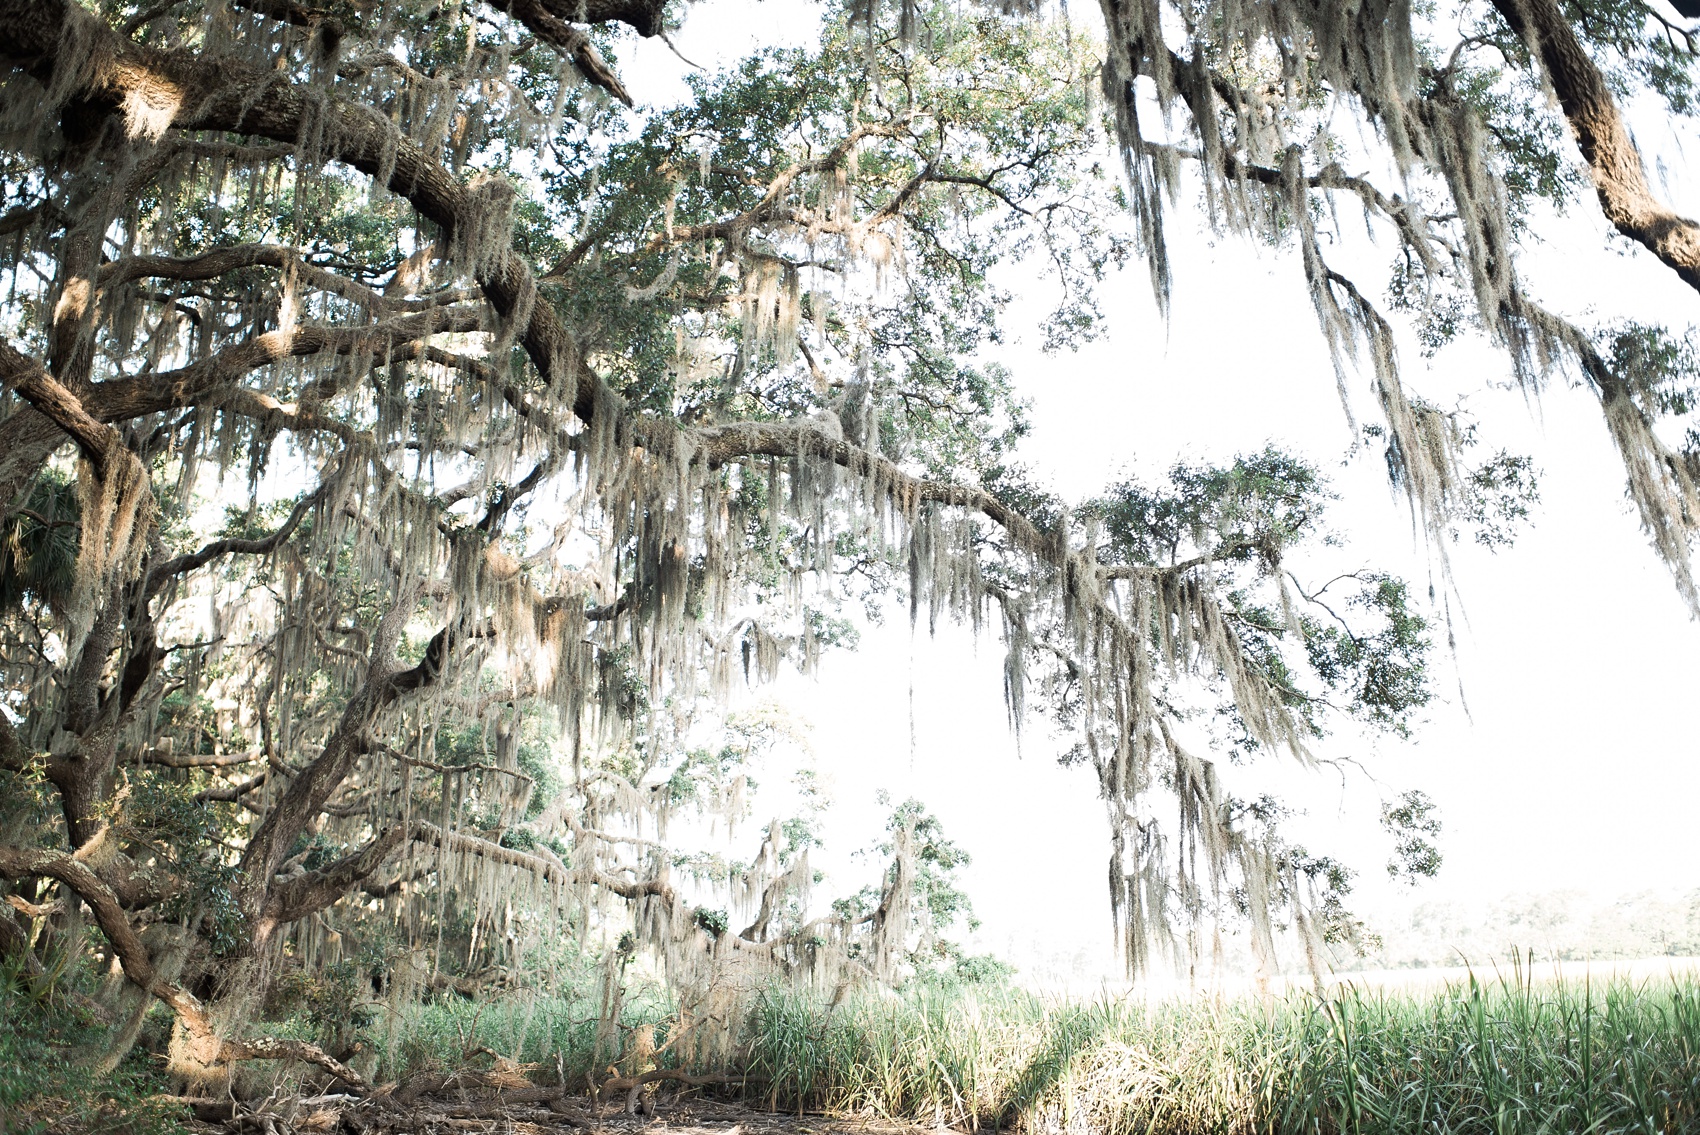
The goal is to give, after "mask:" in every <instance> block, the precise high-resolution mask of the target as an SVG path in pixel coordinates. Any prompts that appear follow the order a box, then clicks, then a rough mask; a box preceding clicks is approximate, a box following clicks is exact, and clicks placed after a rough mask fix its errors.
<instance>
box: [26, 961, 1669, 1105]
mask: <svg viewBox="0 0 1700 1135" xmlns="http://www.w3.org/2000/svg"><path fill="white" fill-rule="evenodd" d="M3 976H5V978H6V980H5V981H4V982H3V983H0V1025H3V1027H0V1135H14V1133H23V1132H29V1133H30V1135H48V1133H50V1132H51V1133H55V1135H57V1133H59V1132H76V1133H82V1132H88V1133H96V1132H99V1133H103V1135H104V1133H112V1135H164V1133H165V1132H167V1131H169V1130H170V1129H171V1125H170V1121H169V1119H168V1113H167V1112H166V1111H165V1110H163V1109H161V1108H156V1107H153V1106H151V1105H149V1104H148V1103H147V1102H146V1097H147V1095H149V1094H151V1093H157V1092H162V1091H164V1090H166V1089H165V1088H164V1086H163V1085H162V1083H161V1082H160V1079H159V1077H158V1075H157V1074H156V1073H153V1072H150V1071H149V1068H150V1065H149V1062H148V1058H147V1057H146V1055H145V1053H144V1052H143V1051H142V1048H146V1047H149V1045H144V1046H142V1048H139V1049H138V1054H137V1055H135V1056H133V1057H132V1058H131V1060H129V1061H128V1062H126V1064H125V1065H123V1066H122V1067H121V1068H120V1069H119V1071H118V1072H117V1073H115V1074H114V1075H113V1076H111V1077H109V1078H107V1079H105V1080H101V1081H98V1082H97V1081H96V1080H94V1078H93V1077H92V1076H89V1075H86V1074H83V1073H80V1072H77V1071H75V1069H76V1067H77V1065H76V1063H75V1061H76V1060H77V1059H78V1055H77V1054H78V1053H79V1052H81V1051H84V1050H86V1049H88V1048H89V1047H90V1046H91V1045H93V1044H94V1043H95V1042H96V1041H98V1039H99V1035H100V1032H101V1029H102V1028H104V1027H105V1026H103V1025H101V1024H100V1022H98V1021H97V1020H95V1019H94V1018H93V1017H92V1016H91V1015H90V1014H89V1013H88V1012H87V1011H86V1010H84V1009H80V1008H79V1007H78V1004H77V1001H76V998H75V995H74V994H70V993H67V992H65V990H64V989H63V988H62V987H61V986H58V985H53V984H51V983H50V984H49V985H48V986H46V987H42V986H41V984H40V983H39V981H38V982H36V983H35V984H32V981H31V979H28V978H26V977H22V976H20V975H17V974H9V975H3ZM365 1009H366V1010H368V1011H367V1012H365V1013H364V1014H363V1016H362V1020H363V1021H369V1022H370V1023H369V1025H368V1026H367V1028H366V1029H365V1030H364V1035H363V1036H362V1037H360V1038H359V1046H360V1047H361V1049H362V1051H364V1052H367V1053H370V1054H371V1055H370V1059H371V1061H372V1063H371V1065H370V1067H371V1071H372V1072H373V1074H374V1076H375V1078H376V1080H377V1081H378V1082H380V1083H383V1082H392V1083H393V1082H396V1081H401V1080H405V1079H407V1078H408V1077H410V1076H414V1075H418V1074H421V1073H430V1072H441V1071H448V1070H452V1069H455V1068H458V1067H464V1066H466V1065H468V1064H469V1063H477V1062H480V1061H487V1060H489V1059H490V1058H491V1057H500V1058H501V1060H502V1061H503V1062H507V1061H512V1062H514V1063H515V1064H517V1065H518V1066H519V1067H518V1068H510V1071H512V1072H516V1073H521V1074H524V1075H526V1076H528V1077H529V1078H530V1079H532V1080H534V1081H537V1082H539V1083H559V1082H561V1079H562V1078H563V1077H564V1078H565V1079H566V1081H567V1083H568V1087H569V1088H571V1089H573V1090H582V1089H583V1088H585V1087H586V1086H587V1081H588V1080H590V1079H591V1078H595V1079H601V1078H603V1077H604V1076H606V1075H607V1074H608V1072H609V1070H610V1068H615V1067H617V1068H618V1069H619V1071H620V1072H622V1073H624V1074H631V1073H635V1072H642V1071H644V1070H646V1069H648V1068H650V1067H655V1066H661V1067H679V1066H687V1067H689V1068H690V1070H692V1071H696V1072H720V1073H723V1074H725V1075H727V1077H728V1080H727V1082H726V1083H725V1084H724V1086H722V1087H717V1088H706V1089H702V1090H705V1091H711V1092H714V1093H716V1094H719V1095H722V1096H726V1097H732V1098H739V1099H742V1100H744V1101H745V1102H747V1103H749V1104H751V1105H753V1106H757V1107H765V1108H772V1109H775V1110H779V1111H788V1112H792V1113H798V1112H826V1113H829V1114H834V1115H841V1116H858V1117H868V1118H879V1119H884V1120H888V1121H895V1122H900V1123H913V1124H918V1125H924V1126H927V1127H942V1126H952V1127H956V1128H958V1129H968V1130H976V1131H977V1130H979V1129H980V1128H993V1129H1004V1130H1009V1129H1019V1130H1023V1131H1027V1132H1031V1133H1035V1135H1076V1133H1079V1135H1087V1133H1091V1135H1134V1133H1136V1132H1137V1133H1141V1135H1193V1133H1204V1132H1210V1133H1225V1135H1254V1133H1255V1135H1288V1133H1292V1135H1298V1133H1301V1132H1303V1133H1312V1135H1333V1133H1341V1135H1345V1133H1353V1135H1358V1133H1362V1135H1403V1133H1406V1132H1436V1133H1456V1135H1476V1133H1481V1135H1546V1133H1554V1135H1556V1133H1559V1132H1566V1133H1569V1132H1577V1133H1583V1132H1585V1133H1588V1135H1628V1133H1630V1132H1638V1133H1643V1135H1679V1133H1681V1135H1687V1133H1690V1132H1697V1131H1700V977H1696V976H1695V975H1692V974H1690V975H1673V976H1670V977H1668V978H1665V979H1661V980H1655V981H1646V982H1640V983H1630V982H1627V981H1610V982H1605V983H1601V982H1595V983H1592V984H1590V983H1588V982H1576V981H1570V982H1566V981H1559V980H1550V981H1549V980H1539V979H1535V978H1532V977H1531V976H1530V974H1529V973H1528V972H1527V971H1526V970H1523V969H1513V970H1512V971H1511V972H1509V973H1506V974H1503V975H1498V976H1495V977H1494V978H1492V979H1485V980H1484V979H1476V978H1472V979H1470V980H1469V981H1467V982H1464V983H1461V984H1456V985H1452V986H1448V987H1446V988H1444V989H1440V990H1436V991H1432V992H1424V993H1405V992H1400V993H1392V992H1389V993H1375V992H1368V991H1363V990H1358V989H1354V988H1350V987H1348V988H1345V989H1343V990H1337V991H1334V992H1332V993H1330V995H1328V996H1326V997H1318V996H1316V995H1301V994H1295V995H1292V996H1290V997H1288V998H1286V999H1282V1000H1276V1001H1268V1002H1264V1001H1258V1000H1254V999H1246V1000H1235V1001H1220V1000H1217V1001H1212V1000H1200V1001H1194V1002H1189V1003H1173V1004H1167V1005H1161V1006H1154V1007H1148V1006H1146V1005H1144V1004H1143V1003H1140V1002H1136V1001H1131V1000H1121V999H1116V998H1113V997H1108V996H1105V997H1100V998H1099V999H1097V1000H1094V1001H1087V1002H1083V1001H1065V1000H1059V999H1055V998H1048V997H1044V996H1040V995H1037V994H1033V993H1029V992H1026V991H1023V990H1020V989H1017V988H1014V987H1011V986H1009V985H1007V984H978V985H975V984H961V985H949V984H942V985H941V984H921V983H916V984H915V985H914V986H913V987H912V988H910V989H908V990H906V991H903V992H900V993H883V994H875V993H864V994H860V995H852V996H850V997H848V998H845V999H844V1000H842V1001H841V1002H840V1003H838V1004H837V1005H832V1004H831V1003H830V1001H829V999H828V998H827V997H825V996H822V995H818V994H815V993H811V992H807V991H798V990H794V989H791V990H787V989H779V988H772V989H768V990H765V991H760V992H758V993H756V994H754V995H753V996H752V997H751V998H750V999H749V1001H748V1008H747V1011H746V1012H745V1013H744V1014H743V1016H742V1017H741V1018H740V1020H739V1028H738V1032H737V1035H736V1037H735V1043H734V1045H733V1046H732V1047H731V1048H730V1049H729V1050H727V1051H724V1052H722V1053H721V1054H719V1055H718V1056H714V1057H708V1056H704V1055H702V1052H703V1050H702V1049H701V1048H700V1047H699V1048H698V1049H697V1050H696V1051H697V1055H696V1056H694V1057H693V1056H692V1055H691V1053H692V1046H691V1045H690V1044H688V1043H683V1042H682V1041H681V1040H680V1038H681V1035H682V1033H683V1032H684V1031H685V1030H682V1029H681V1028H680V1026H679V1019H678V1014H677V1008H676V1005H675V1004H674V1003H673V1002H672V1001H671V1000H670V999H669V998H668V996H667V995H666V994H665V993H664V992H663V991H662V990H661V989H660V988H659V987H650V988H640V987H634V988H632V989H631V990H629V991H628V993H627V995H626V997H625V999H624V1002H623V1009H622V1013H621V1020H620V1024H619V1027H618V1028H609V1027H607V1026H605V1025H602V1024H600V1023H599V1019H598V1018H599V1014H598V1004H597V999H596V997H595V996H594V994H593V991H592V989H591V988H590V987H589V984H588V983H585V984H584V985H582V986H578V987H574V988H572V989H568V990H565V991H564V995H558V996H545V995H542V994H523V993H512V992H510V993H508V994H506V995H503V996H500V997H497V998H494V999H492V1000H489V1001H486V1002H482V1003H474V1002H470V1001H462V1000H440V1001H436V1002H432V1003H429V1004H413V1005H409V1006H405V1007H403V1008H401V1009H400V1010H399V1011H395V1012H390V1011H387V1010H385V1008H384V1006H382V1005H381V1004H369V1005H367V1006H366V1007H365ZM278 1023H279V1024H283V1025H288V1024H289V1023H290V1022H278ZM294 1023H295V1024H298V1025H300V1026H301V1029H300V1031H302V1032H303V1033H304V1034H310V1033H312V1032H313V1031H314V1030H313V1029H312V1028H310V1027H309V1025H310V1022H309V1021H307V1020H306V1019H302V1020H301V1021H297V1022H294ZM323 1024H324V1022H321V1026H323ZM670 1041H672V1042H673V1043H671V1044H670V1043H669V1042H670ZM155 1047H157V1046H155ZM655 1050H660V1051H659V1053H657V1054H655V1055H651V1053H652V1052H654V1051H655ZM681 1054H684V1055H685V1058H684V1059H683V1060H681ZM255 1071H256V1072H259V1071H260V1069H255ZM662 1090H664V1091H665V1090H666V1089H665V1087H663V1088H662Z"/></svg>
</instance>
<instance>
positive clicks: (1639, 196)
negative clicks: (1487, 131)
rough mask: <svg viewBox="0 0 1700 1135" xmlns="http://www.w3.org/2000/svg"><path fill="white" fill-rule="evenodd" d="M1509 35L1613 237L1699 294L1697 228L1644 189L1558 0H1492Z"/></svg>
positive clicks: (1616, 116)
mask: <svg viewBox="0 0 1700 1135" xmlns="http://www.w3.org/2000/svg"><path fill="white" fill-rule="evenodd" d="M1493 6H1494V9H1495V10H1496V11H1498V12H1499V14H1500V16H1502V17H1503V18H1504V19H1505V22H1506V23H1507V24H1509V25H1510V26H1511V30H1512V31H1514V32H1516V33H1517V35H1518V36H1519V37H1520V38H1521V39H1522V40H1523V42H1524V43H1526V44H1528V46H1529V50H1530V51H1531V52H1532V53H1533V54H1534V55H1535V57H1536V58H1537V59H1539V60H1540V61H1541V70H1542V71H1543V72H1545V74H1546V77H1547V81H1548V82H1549V83H1551V84H1552V89H1553V92H1554V93H1555V94H1557V95H1558V104H1559V106H1560V107H1561V108H1562V109H1563V111H1564V117H1565V120H1566V121H1567V122H1569V123H1570V129H1571V132H1572V133H1573V134H1574V135H1575V136H1576V145H1577V147H1578V148H1579V149H1581V151H1582V158H1583V160H1584V161H1586V162H1587V163H1588V172H1589V174H1590V175H1591V176H1592V177H1593V181H1594V190H1595V192H1596V193H1598V195H1599V198H1600V208H1601V210H1602V211H1603V212H1604V213H1605V215H1606V219H1607V220H1608V221H1610V222H1611V223H1612V224H1613V225H1614V226H1616V228H1617V230H1618V232H1621V233H1622V234H1623V235H1624V236H1626V237H1629V238H1630V239H1631V240H1634V241H1637V242H1639V243H1640V244H1641V245H1643V246H1644V247H1646V248H1647V249H1648V250H1649V251H1650V252H1652V253H1653V255H1654V256H1657V257H1658V258H1659V259H1660V260H1662V261H1664V262H1665V263H1666V264H1667V265H1669V266H1670V267H1671V268H1672V269H1674V270H1675V272H1676V274H1677V275H1678V276H1680V277H1682V280H1683V282H1684V283H1686V284H1687V285H1688V286H1689V287H1691V288H1694V289H1696V290H1700V224H1697V223H1696V222H1694V221H1691V220H1689V219H1688V218H1687V217H1683V216H1679V215H1678V214H1676V213H1673V212H1671V210H1670V209H1669V208H1667V207H1666V206H1665V204H1664V203H1663V202H1661V201H1660V200H1659V199H1658V198H1657V197H1655V196H1653V190H1652V188H1651V187H1650V186H1649V185H1648V184H1647V172H1646V170H1645V169H1644V168H1643V167H1642V164H1641V154H1640V151H1638V150H1637V149H1636V148H1635V142H1634V139H1632V138H1631V137H1630V136H1629V129H1628V127H1627V126H1625V125H1624V121H1623V115H1622V114H1621V113H1619V111H1618V108H1617V102H1616V100H1614V99H1613V98H1612V95H1611V89H1610V88H1609V87H1607V86H1606V80H1605V76H1604V75H1602V74H1601V73H1600V69H1599V67H1597V66H1595V64H1594V61H1593V60H1592V59H1590V58H1589V57H1588V52H1587V50H1586V49H1585V48H1584V47H1583V46H1582V41H1581V40H1580V39H1578V38H1577V36H1576V31H1575V29H1574V28H1572V27H1571V26H1570V21H1569V20H1568V19H1566V18H1565V16H1564V12H1563V10H1562V9H1561V8H1560V7H1559V5H1558V2H1557V0H1493Z"/></svg>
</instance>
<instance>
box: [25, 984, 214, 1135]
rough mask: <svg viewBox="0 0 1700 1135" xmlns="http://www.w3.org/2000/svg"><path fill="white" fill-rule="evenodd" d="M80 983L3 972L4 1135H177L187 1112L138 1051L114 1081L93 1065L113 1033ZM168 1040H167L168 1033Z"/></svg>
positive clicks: (140, 1049)
mask: <svg viewBox="0 0 1700 1135" xmlns="http://www.w3.org/2000/svg"><path fill="white" fill-rule="evenodd" d="M77 976H80V975H74V974H71V973H69V972H67V971H65V970H53V969H50V970H49V971H48V972H47V973H46V974H35V975H31V974H28V973H23V972H21V971H19V970H17V969H14V968H12V967H10V966H0V1135H172V1133H175V1132H179V1131H181V1127H180V1126H179V1124H178V1123H177V1122H176V1120H177V1118H179V1117H180V1116H181V1114H182V1113H181V1109H179V1108H175V1107H172V1106H170V1105H167V1104H163V1103H161V1102H158V1101H157V1100H155V1099H153V1098H152V1097H155V1096H158V1095H160V1094H161V1093H163V1092H164V1091H166V1084H165V1080H164V1077H163V1076H161V1075H160V1074H159V1073H158V1072H157V1071H156V1070H155V1069H154V1068H153V1066H152V1062H151V1058H150V1057H149V1056H148V1054H147V1052H146V1051H144V1050H143V1048H141V1047H138V1048H137V1049H136V1050H135V1051H134V1052H132V1053H131V1054H130V1056H129V1058H128V1059H126V1060H125V1061H124V1062H123V1063H122V1064H120V1065H119V1066H118V1068H117V1069H116V1070H115V1071H114V1072H112V1073H111V1074H110V1075H106V1076H96V1075H94V1074H93V1073H92V1072H91V1071H89V1069H88V1067H87V1065H88V1063H89V1061H90V1059H91V1058H92V1056H93V1054H94V1053H96V1052H98V1051H99V1050H100V1046H101V1044H102V1042H103V1040H104V1039H105V1037H106V1034H107V1030H108V1028H109V1027H110V1026H109V1025H108V1024H107V1023H106V1022H103V1021H102V1020H100V1019H99V1017H98V1016H97V1015H96V1012H95V1010H94V1008H93V1003H92V1002H91V1001H90V1000H89V999H88V998H87V996H86V995H85V994H83V993H82V992H81V990H80V989H79V986H80V985H82V984H85V983H84V982H79V981H76V980H74V978H75V977H77ZM161 1031H162V1034H163V1030H161Z"/></svg>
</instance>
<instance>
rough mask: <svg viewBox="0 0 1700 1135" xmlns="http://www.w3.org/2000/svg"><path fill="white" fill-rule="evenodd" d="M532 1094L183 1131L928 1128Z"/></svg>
mask: <svg viewBox="0 0 1700 1135" xmlns="http://www.w3.org/2000/svg"><path fill="white" fill-rule="evenodd" d="M537 1094H540V1093H538V1092H517V1093H508V1096H509V1097H510V1098H507V1099H504V1098H502V1096H501V1095H498V1096H495V1097H486V1098H467V1099H463V1100H458V1101H457V1100H448V1099H431V1100H428V1101H423V1100H422V1101H418V1102H411V1103H408V1104H398V1103H397V1102H396V1101H394V1100H393V1099H388V1098H385V1097H383V1096H376V1097H373V1098H368V1099H359V1098H355V1097H352V1096H344V1095H330V1096H315V1097H309V1098H306V1099H294V1100H273V1101H264V1102H257V1103H253V1104H248V1105H240V1104H230V1103H224V1104H212V1103H210V1102H203V1103H200V1104H199V1105H198V1106H197V1107H196V1108H195V1111H196V1113H197V1118H196V1119H195V1120H194V1121H192V1122H191V1123H190V1124H189V1125H188V1126H189V1127H190V1128H191V1129H192V1130H195V1131H198V1132H204V1133H207V1135H212V1133H215V1132H216V1133H219V1135H439V1133H444V1135H446V1133H448V1132H480V1133H488V1135H567V1133H571V1135H917V1133H919V1132H923V1131H934V1130H935V1129H934V1128H922V1127H913V1126H906V1125H903V1124H894V1123H890V1122H885V1121H881V1120H878V1119H873V1118H866V1119H863V1118H855V1117H852V1118H842V1117H828V1116H822V1115H795V1114H789V1115H788V1114H781V1113H775V1112H769V1111H762V1110H756V1109H753V1108H750V1107H748V1106H746V1105H744V1104H738V1103H725V1102H721V1101H717V1100H711V1099H703V1098H689V1097H687V1098H684V1099H681V1100H679V1101H677V1102H674V1103H671V1104H666V1103H663V1104H657V1105H656V1106H655V1107H654V1113H653V1114H652V1115H645V1114H643V1113H642V1111H639V1112H637V1113H635V1114H634V1113H630V1112H628V1111H627V1110H626V1108H625V1101H624V1099H623V1098H622V1099H618V1100H611V1101H604V1102H603V1103H602V1104H601V1105H600V1106H596V1105H594V1104H593V1103H592V1101H590V1100H589V1099H586V1098H584V1097H582V1096H580V1097H574V1096H564V1097H562V1096H557V1097H555V1098H553V1099H546V1100H534V1099H523V1098H522V1099H513V1098H511V1097H512V1096H515V1095H518V1096H532V1095H537Z"/></svg>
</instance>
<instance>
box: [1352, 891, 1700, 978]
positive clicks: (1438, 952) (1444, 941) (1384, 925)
mask: <svg viewBox="0 0 1700 1135" xmlns="http://www.w3.org/2000/svg"><path fill="white" fill-rule="evenodd" d="M1373 929H1374V930H1375V932H1376V933H1377V934H1378V935H1379V936H1380V938H1381V946H1380V948H1379V949H1377V950H1372V951H1371V952H1370V954H1369V956H1368V957H1366V958H1365V959H1364V962H1365V964H1367V965H1381V966H1388V967H1419V966H1442V965H1457V964H1458V963H1459V961H1460V959H1463V960H1467V961H1470V962H1480V961H1483V960H1484V959H1488V958H1502V957H1505V956H1507V955H1508V954H1510V953H1512V952H1514V951H1528V950H1533V951H1534V953H1535V956H1536V957H1537V958H1539V959H1545V960H1557V961H1581V960H1585V959H1589V958H1596V959H1610V958H1649V957H1693V956H1700V889H1695V890H1693V891H1690V892H1689V893H1687V894H1673V893H1671V892H1668V891H1667V892H1662V893H1661V892H1655V891H1641V892H1638V893H1636V894H1630V895H1623V896H1620V897H1617V898H1612V899H1602V898H1599V897H1597V896H1593V895H1589V894H1587V893H1585V892H1582V891H1549V892H1547V893H1545V894H1535V895H1508V896H1506V897H1505V898H1502V899H1500V900H1498V901H1497V902H1492V903H1460V902H1429V903H1423V904H1421V905H1420V906H1417V907H1415V908H1414V909H1413V910H1412V911H1411V913H1410V916H1409V917H1408V918H1405V919H1403V920H1397V921H1395V920H1386V921H1383V922H1381V924H1379V925H1375V926H1374V927H1373Z"/></svg>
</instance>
